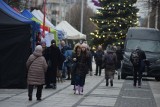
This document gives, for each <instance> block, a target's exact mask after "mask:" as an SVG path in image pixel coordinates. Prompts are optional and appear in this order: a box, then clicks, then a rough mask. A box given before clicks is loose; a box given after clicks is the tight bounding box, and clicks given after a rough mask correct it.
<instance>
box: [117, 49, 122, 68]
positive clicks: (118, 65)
mask: <svg viewBox="0 0 160 107" xmlns="http://www.w3.org/2000/svg"><path fill="white" fill-rule="evenodd" d="M116 55H117V63H116V69H119V68H121V61H122V60H123V52H122V50H117V51H116Z"/></svg>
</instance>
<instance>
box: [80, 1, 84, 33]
mask: <svg viewBox="0 0 160 107" xmlns="http://www.w3.org/2000/svg"><path fill="white" fill-rule="evenodd" d="M81 3H82V4H81V29H80V31H81V33H83V8H84V0H82V1H81Z"/></svg>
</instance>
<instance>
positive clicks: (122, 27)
mask: <svg viewBox="0 0 160 107" xmlns="http://www.w3.org/2000/svg"><path fill="white" fill-rule="evenodd" d="M92 1H93V2H95V0H92ZM134 3H136V0H99V1H98V5H99V6H100V7H101V8H99V9H97V12H96V15H95V16H94V17H92V18H90V20H91V21H92V22H93V23H94V24H95V25H96V26H97V27H98V29H97V30H95V31H94V32H92V33H91V35H92V37H93V38H92V39H93V44H94V45H95V46H97V45H99V44H101V45H103V46H106V45H107V44H113V45H117V44H119V45H121V44H123V43H124V40H125V37H126V33H127V30H128V28H129V27H134V26H138V17H137V12H138V9H137V8H136V7H135V6H133V5H134ZM95 4H96V5H97V2H96V3H95Z"/></svg>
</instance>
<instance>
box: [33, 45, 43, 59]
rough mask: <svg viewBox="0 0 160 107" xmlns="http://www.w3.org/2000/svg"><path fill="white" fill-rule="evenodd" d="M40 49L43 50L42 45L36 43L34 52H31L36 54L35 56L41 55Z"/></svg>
mask: <svg viewBox="0 0 160 107" xmlns="http://www.w3.org/2000/svg"><path fill="white" fill-rule="evenodd" d="M42 51H43V49H42V46H41V45H37V46H36V48H35V50H34V52H33V54H34V55H36V56H41V55H42Z"/></svg>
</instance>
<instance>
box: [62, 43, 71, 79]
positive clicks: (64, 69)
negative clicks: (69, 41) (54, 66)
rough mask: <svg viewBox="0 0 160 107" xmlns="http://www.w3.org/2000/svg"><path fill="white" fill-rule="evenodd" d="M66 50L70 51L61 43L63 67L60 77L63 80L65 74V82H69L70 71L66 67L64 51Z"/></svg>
mask: <svg viewBox="0 0 160 107" xmlns="http://www.w3.org/2000/svg"><path fill="white" fill-rule="evenodd" d="M67 50H71V49H70V47H68V46H67V45H66V43H65V41H63V40H62V41H61V53H62V61H63V65H62V71H63V72H62V76H63V78H66V73H67V75H68V74H69V75H68V77H67V78H66V80H70V69H69V67H67V59H66V51H67Z"/></svg>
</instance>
